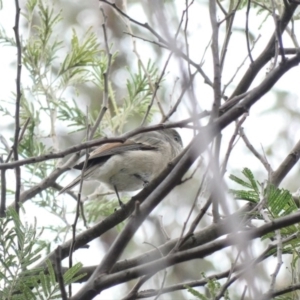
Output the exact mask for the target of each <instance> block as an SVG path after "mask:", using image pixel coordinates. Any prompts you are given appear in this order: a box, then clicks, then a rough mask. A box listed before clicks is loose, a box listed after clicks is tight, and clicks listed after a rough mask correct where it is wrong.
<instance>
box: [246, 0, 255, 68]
mask: <svg viewBox="0 0 300 300" xmlns="http://www.w3.org/2000/svg"><path fill="white" fill-rule="evenodd" d="M250 5H251V0H248V2H247V11H246V28H245V32H246V41H247V50H248V56H249V58H250V62H251V64H253V62H254V60H253V57H252V54H251V49H250V40H249V12H250Z"/></svg>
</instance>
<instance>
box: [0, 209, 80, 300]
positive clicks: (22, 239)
mask: <svg viewBox="0 0 300 300" xmlns="http://www.w3.org/2000/svg"><path fill="white" fill-rule="evenodd" d="M0 231H1V238H0V262H1V267H0V287H1V291H0V297H1V299H9V300H17V299H20V300H21V299H45V300H46V299H61V294H60V292H61V291H60V287H59V284H58V283H57V281H56V276H55V271H54V267H53V265H52V264H51V263H50V262H49V261H48V262H47V268H46V269H47V272H46V273H45V268H35V267H34V265H35V263H36V262H37V261H38V260H40V259H41V258H42V257H43V256H44V255H45V249H46V247H47V244H46V242H43V241H41V239H40V237H41V234H42V231H40V232H38V230H37V227H36V223H34V225H29V224H26V223H25V224H23V223H22V222H21V220H20V218H19V215H18V214H17V213H16V212H15V211H14V210H13V209H8V210H7V215H6V218H1V219H0ZM81 267H82V265H81V264H80V263H78V264H76V265H74V266H73V267H72V268H70V269H69V270H68V271H67V272H65V274H63V279H64V283H65V285H68V284H71V283H72V282H74V281H76V280H78V279H80V278H82V277H83V276H84V274H81V275H76V274H77V273H78V271H79V270H80V269H81Z"/></svg>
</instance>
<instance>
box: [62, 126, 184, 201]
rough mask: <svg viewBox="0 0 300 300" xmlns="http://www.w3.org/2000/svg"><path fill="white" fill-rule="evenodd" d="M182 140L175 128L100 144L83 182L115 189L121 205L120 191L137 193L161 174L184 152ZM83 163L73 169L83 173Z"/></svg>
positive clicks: (77, 179)
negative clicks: (91, 180) (96, 183)
mask: <svg viewBox="0 0 300 300" xmlns="http://www.w3.org/2000/svg"><path fill="white" fill-rule="evenodd" d="M182 148H183V145H182V140H181V137H180V135H179V133H178V132H177V131H176V130H174V129H163V130H157V131H150V132H146V133H141V134H138V135H135V136H133V137H132V138H130V139H128V140H127V141H125V142H124V143H120V142H118V143H108V144H104V145H101V146H100V147H98V148H97V149H95V150H94V151H93V152H91V153H90V155H89V157H88V162H87V166H86V168H85V170H84V174H83V179H84V180H85V179H94V180H98V181H101V182H102V183H104V184H106V185H107V186H108V187H109V188H110V189H113V190H115V192H116V194H117V197H118V200H119V203H120V205H122V202H121V200H120V198H119V194H118V192H120V191H136V190H139V189H142V188H143V187H144V186H145V185H146V184H148V183H149V182H150V181H151V180H153V179H154V178H155V177H157V176H158V175H159V173H160V172H161V171H162V170H163V169H164V168H165V167H166V166H167V164H168V163H169V162H170V161H171V160H173V159H174V158H175V157H176V156H177V155H178V154H179V153H180V152H181V150H182ZM83 166H84V162H81V163H79V164H78V165H76V166H74V168H75V169H78V170H82V168H83ZM80 179H81V175H80V176H78V177H77V178H75V179H74V180H73V181H72V182H71V183H70V184H68V185H67V186H66V187H65V188H63V189H62V190H61V191H60V194H61V193H63V192H65V191H67V190H69V189H71V188H72V187H74V186H75V185H77V184H78V183H79V182H80Z"/></svg>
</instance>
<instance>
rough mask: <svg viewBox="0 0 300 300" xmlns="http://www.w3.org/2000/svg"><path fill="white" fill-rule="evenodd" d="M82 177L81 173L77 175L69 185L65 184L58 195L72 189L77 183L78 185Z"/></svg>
mask: <svg viewBox="0 0 300 300" xmlns="http://www.w3.org/2000/svg"><path fill="white" fill-rule="evenodd" d="M80 179H81V175H80V176H78V177H76V178H75V179H74V180H73V181H72V182H70V183H69V184H68V185H67V186H65V187H64V188H63V189H62V190H60V192H59V193H58V195H60V194H62V193H64V192H66V191H68V190H70V189H71V188H73V187H74V186H75V185H77V184H78V183H79V182H80Z"/></svg>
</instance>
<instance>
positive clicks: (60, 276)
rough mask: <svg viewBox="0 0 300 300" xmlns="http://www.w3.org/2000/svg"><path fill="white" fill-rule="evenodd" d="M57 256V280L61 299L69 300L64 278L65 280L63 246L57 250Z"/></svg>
mask: <svg viewBox="0 0 300 300" xmlns="http://www.w3.org/2000/svg"><path fill="white" fill-rule="evenodd" d="M55 254H56V257H55V273H56V274H55V275H56V280H57V281H58V284H59V289H60V294H61V299H62V300H67V299H68V296H67V292H66V290H65V284H64V278H63V274H62V268H61V261H62V257H61V246H58V247H57V248H56V249H55Z"/></svg>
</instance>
